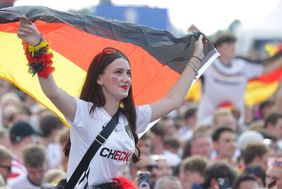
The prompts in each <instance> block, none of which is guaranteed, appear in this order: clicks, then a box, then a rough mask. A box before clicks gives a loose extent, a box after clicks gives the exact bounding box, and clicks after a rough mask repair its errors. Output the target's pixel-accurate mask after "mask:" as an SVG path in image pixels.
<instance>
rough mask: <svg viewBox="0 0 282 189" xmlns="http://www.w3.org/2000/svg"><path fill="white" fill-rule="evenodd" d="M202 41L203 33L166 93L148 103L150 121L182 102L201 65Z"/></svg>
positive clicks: (202, 55)
mask: <svg viewBox="0 0 282 189" xmlns="http://www.w3.org/2000/svg"><path fill="white" fill-rule="evenodd" d="M202 41H203V35H201V36H200V37H199V39H198V40H197V41H196V42H195V44H194V52H193V56H192V58H191V59H190V60H189V62H188V63H187V65H186V68H185V69H184V71H183V72H182V74H181V76H180V78H179V79H178V80H177V81H176V83H175V84H174V85H173V87H172V88H171V89H170V90H169V92H168V94H167V95H166V96H165V97H163V98H162V99H160V100H158V101H155V102H153V103H152V104H150V106H151V109H152V118H151V121H154V120H157V119H159V118H161V117H162V116H164V115H166V114H167V113H169V112H171V111H172V110H174V109H176V108H177V107H179V106H180V105H181V104H182V103H183V100H184V97H185V96H186V94H187V92H188V90H189V89H190V87H191V84H192V81H193V79H194V77H195V75H196V73H197V71H198V69H199V67H200V65H201V61H200V60H201V59H202V58H203V57H204V53H203V42H202Z"/></svg>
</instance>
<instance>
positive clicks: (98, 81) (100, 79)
mask: <svg viewBox="0 0 282 189" xmlns="http://www.w3.org/2000/svg"><path fill="white" fill-rule="evenodd" d="M96 83H97V84H98V85H101V86H102V85H103V78H102V77H101V75H99V76H98V79H97V82H96Z"/></svg>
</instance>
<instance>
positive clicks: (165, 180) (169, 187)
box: [154, 176, 183, 189]
mask: <svg viewBox="0 0 282 189" xmlns="http://www.w3.org/2000/svg"><path fill="white" fill-rule="evenodd" d="M154 189H183V187H182V185H181V182H180V180H179V179H178V178H177V177H173V176H167V177H162V178H160V179H158V180H157V182H156V185H155V187H154Z"/></svg>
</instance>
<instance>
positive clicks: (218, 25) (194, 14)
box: [15, 0, 281, 35]
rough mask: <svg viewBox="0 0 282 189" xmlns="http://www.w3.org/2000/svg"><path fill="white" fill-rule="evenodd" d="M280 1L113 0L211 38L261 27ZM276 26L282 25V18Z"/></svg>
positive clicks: (61, 3)
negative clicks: (162, 11) (238, 25)
mask: <svg viewBox="0 0 282 189" xmlns="http://www.w3.org/2000/svg"><path fill="white" fill-rule="evenodd" d="M280 1H281V0H193V1H191V0H112V2H113V3H114V4H116V5H134V6H139V5H141V6H144V5H146V6H150V7H160V8H168V10H169V16H170V20H171V22H172V24H173V25H174V26H175V27H176V28H178V29H181V30H183V31H185V30H186V29H187V28H188V26H189V25H191V24H195V25H196V26H197V27H198V28H199V29H200V30H201V31H202V32H203V33H205V34H207V35H209V34H212V33H214V32H216V31H217V30H218V29H226V28H227V27H228V25H229V24H230V23H231V22H232V21H233V20H235V19H239V20H240V21H241V22H242V24H243V27H244V28H246V29H254V28H257V27H260V26H261V25H262V23H263V22H264V21H265V19H266V18H267V17H268V16H269V15H270V14H271V13H272V12H273V10H274V9H275V8H276V6H277V5H278V4H279V2H280ZM98 2H99V1H98V0H17V2H16V3H15V5H43V6H48V7H50V8H54V9H57V10H62V11H67V10H69V9H76V10H78V9H81V8H85V7H92V6H95V5H97V4H98ZM276 19H277V23H280V22H279V20H278V19H279V18H276ZM274 22H275V21H274Z"/></svg>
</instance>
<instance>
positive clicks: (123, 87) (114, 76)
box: [97, 58, 131, 101]
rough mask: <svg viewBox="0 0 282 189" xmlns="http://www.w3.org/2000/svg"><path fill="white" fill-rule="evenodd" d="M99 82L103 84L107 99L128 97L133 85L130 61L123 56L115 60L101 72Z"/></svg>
mask: <svg viewBox="0 0 282 189" xmlns="http://www.w3.org/2000/svg"><path fill="white" fill-rule="evenodd" d="M97 83H98V84H99V85H100V86H101V88H102V91H103V93H104V95H105V97H106V99H115V100H117V101H120V100H122V99H124V98H126V97H127V96H128V91H129V89H130V87H131V70H130V65H129V63H128V61H127V60H125V59H123V58H117V59H116V60H114V61H113V62H112V63H111V64H109V65H108V66H107V67H106V68H105V70H104V72H103V73H102V74H100V76H99V77H98V80H97Z"/></svg>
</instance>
